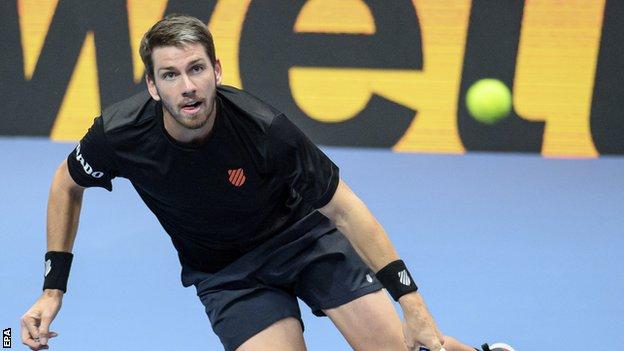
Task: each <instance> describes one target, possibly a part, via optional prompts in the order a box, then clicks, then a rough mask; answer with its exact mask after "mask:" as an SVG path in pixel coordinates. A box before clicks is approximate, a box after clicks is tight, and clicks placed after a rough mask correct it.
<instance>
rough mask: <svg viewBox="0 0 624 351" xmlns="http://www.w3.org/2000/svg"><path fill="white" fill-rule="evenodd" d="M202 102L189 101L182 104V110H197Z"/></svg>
mask: <svg viewBox="0 0 624 351" xmlns="http://www.w3.org/2000/svg"><path fill="white" fill-rule="evenodd" d="M201 104H202V102H201V101H195V102H192V103H188V104H185V105H183V106H182V110H184V111H186V112H195V111H197V110H198V109H199V106H200V105H201Z"/></svg>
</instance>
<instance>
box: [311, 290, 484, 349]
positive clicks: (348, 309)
mask: <svg viewBox="0 0 624 351" xmlns="http://www.w3.org/2000/svg"><path fill="white" fill-rule="evenodd" d="M323 312H325V314H326V315H327V316H328V317H329V318H331V320H332V322H334V324H335V325H336V327H337V328H338V329H339V330H340V332H341V333H342V335H344V337H345V339H347V342H349V345H351V347H352V348H353V349H354V350H356V351H368V350H371V351H372V350H407V347H406V346H405V343H404V341H403V327H402V323H401V320H400V318H399V315H398V314H397V312H396V310H395V309H394V306H393V305H392V302H391V301H390V298H389V297H388V296H387V295H386V293H385V292H384V291H383V290H380V291H377V292H375V293H371V294H368V295H364V296H362V297H360V298H357V299H355V300H353V301H351V302H348V303H346V304H344V305H342V306H338V307H336V308H331V309H327V310H323ZM444 348H445V349H446V350H447V351H474V348H472V347H470V346H468V345H464V344H462V343H460V342H459V341H457V340H456V339H454V338H451V337H447V336H445V337H444Z"/></svg>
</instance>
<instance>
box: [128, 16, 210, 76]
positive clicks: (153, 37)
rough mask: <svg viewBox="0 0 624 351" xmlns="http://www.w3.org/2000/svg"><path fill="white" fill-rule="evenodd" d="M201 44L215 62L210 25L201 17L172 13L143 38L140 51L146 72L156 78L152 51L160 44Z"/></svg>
mask: <svg viewBox="0 0 624 351" xmlns="http://www.w3.org/2000/svg"><path fill="white" fill-rule="evenodd" d="M197 43H199V44H201V45H203V46H204V49H206V54H208V58H209V59H210V63H212V65H213V66H214V64H215V47H214V42H213V40H212V34H210V31H209V30H208V27H207V26H206V25H205V24H204V23H203V22H202V21H200V20H199V19H197V18H195V17H191V16H186V15H179V14H171V15H168V16H166V17H165V18H163V19H162V20H160V21H158V22H156V24H154V25H153V26H152V28H150V30H148V31H147V32H146V33H145V35H143V39H141V48H140V49H139V53H140V54H141V59H142V60H143V64H144V65H145V72H146V73H147V75H148V76H149V77H150V78H152V79H154V61H153V60H152V51H153V50H154V48H156V47H159V46H177V47H181V46H184V45H188V44H197Z"/></svg>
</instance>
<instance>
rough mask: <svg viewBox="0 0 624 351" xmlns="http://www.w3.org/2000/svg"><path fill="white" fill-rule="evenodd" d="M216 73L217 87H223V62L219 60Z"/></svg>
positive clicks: (216, 62)
mask: <svg viewBox="0 0 624 351" xmlns="http://www.w3.org/2000/svg"><path fill="white" fill-rule="evenodd" d="M214 72H215V77H216V81H217V86H219V85H221V75H222V74H223V71H222V70H221V61H219V59H215V64H214Z"/></svg>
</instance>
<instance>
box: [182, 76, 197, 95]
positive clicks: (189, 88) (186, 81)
mask: <svg viewBox="0 0 624 351" xmlns="http://www.w3.org/2000/svg"><path fill="white" fill-rule="evenodd" d="M182 84H183V88H184V91H183V92H182V95H185V96H186V95H191V94H195V91H196V90H197V86H195V83H193V81H192V80H191V78H189V76H188V75H186V74H183V75H182Z"/></svg>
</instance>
